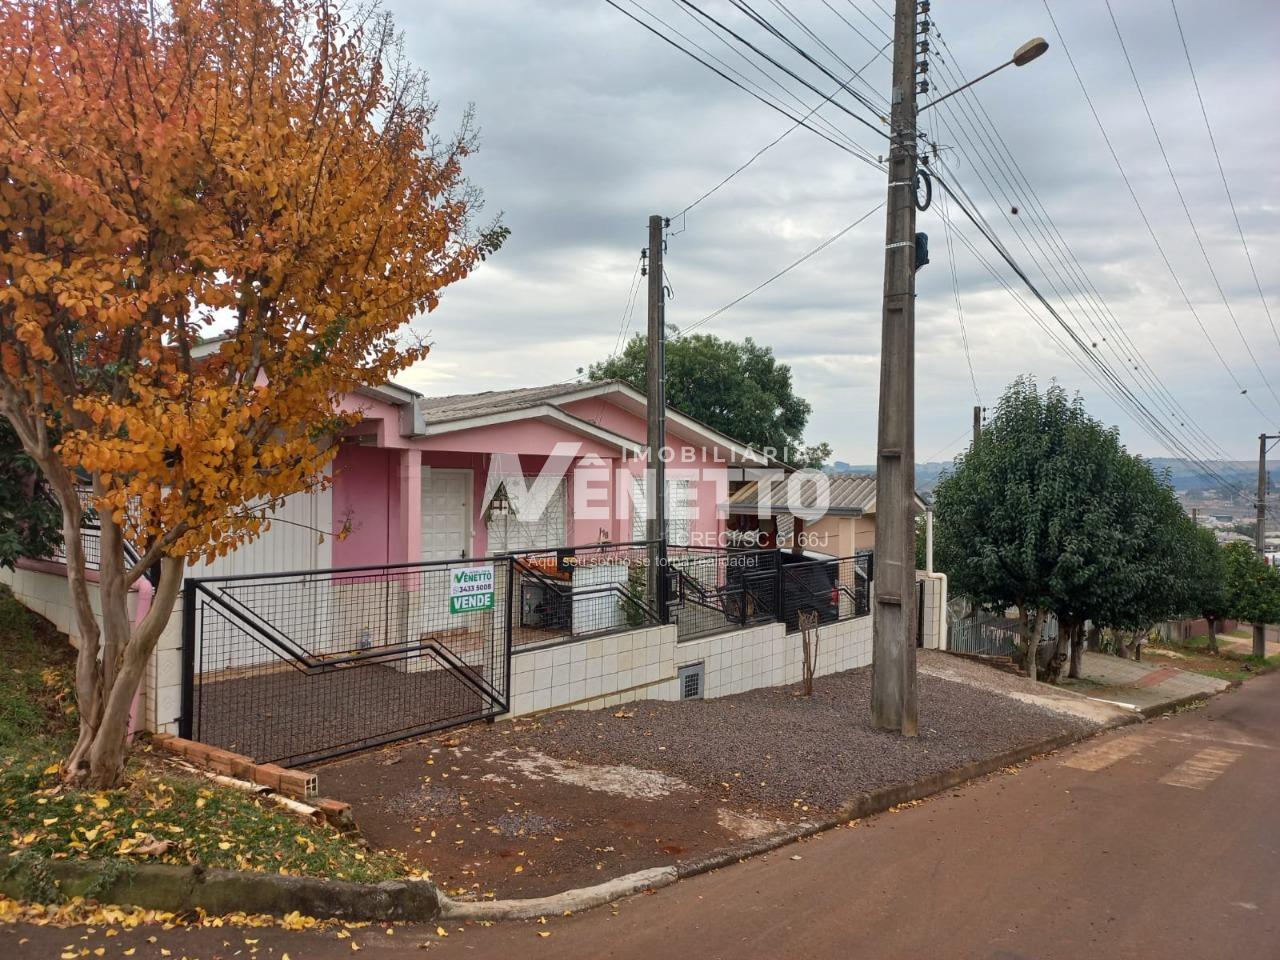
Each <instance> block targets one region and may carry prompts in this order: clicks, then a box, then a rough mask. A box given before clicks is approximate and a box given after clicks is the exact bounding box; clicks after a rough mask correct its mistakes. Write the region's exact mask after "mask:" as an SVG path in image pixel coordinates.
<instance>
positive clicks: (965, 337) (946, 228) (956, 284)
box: [939, 193, 982, 406]
mask: <svg viewBox="0 0 1280 960" xmlns="http://www.w3.org/2000/svg"><path fill="white" fill-rule="evenodd" d="M939 199H941V201H942V230H943V233H944V234H945V235H946V238H947V261H948V262H949V263H950V264H951V291H952V293H954V294H955V298H956V318H957V319H958V320H959V321H960V341H961V343H963V344H964V361H965V363H967V364H968V365H969V382H970V383H971V384H973V398H974V399H975V400H977V401H978V406H982V394H981V393H979V392H978V378H977V377H976V376H974V373H973V356H972V355H971V354H970V353H969V333H968V331H967V330H965V327H964V308H963V307H962V306H960V275H959V274H958V273H957V272H956V253H955V247H954V245H953V244H952V242H951V217H950V215H949V214H948V213H947V195H946V194H945V193H944V194H943V195H942V196H941V197H940V198H939Z"/></svg>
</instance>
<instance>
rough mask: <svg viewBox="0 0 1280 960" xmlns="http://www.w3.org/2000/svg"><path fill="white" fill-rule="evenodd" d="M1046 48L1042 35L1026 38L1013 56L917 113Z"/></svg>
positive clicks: (1047, 46) (1017, 64) (1024, 60)
mask: <svg viewBox="0 0 1280 960" xmlns="http://www.w3.org/2000/svg"><path fill="white" fill-rule="evenodd" d="M1048 49H1049V41H1047V40H1046V39H1045V38H1044V37H1035V38H1033V39H1031V40H1028V41H1027V42H1026V43H1024V44H1023V45H1022V46H1020V47H1019V48H1018V49H1017V50H1015V51H1013V56H1012V57H1010V58H1009V59H1008V60H1006V61H1005V62H1004V63H1002V64H1000V66H998V67H996V68H994V69H992V70H988V71H987V72H986V73H984V74H983V75H982V76H980V77H974V78H973V79H972V80H970V81H969V82H968V83H966V84H963V85H961V86H959V87H956V88H955V89H954V90H952V91H951V92H950V93H944V94H943V95H942V96H940V97H938V99H936V100H930V101H929V102H928V103H926V104H925V105H924V106H923V107H921V108H920V109H919V110H918V111H917V113H923V112H924V111H925V110H928V109H929V108H930V107H932V106H933V105H934V104H935V103H941V102H942V101H943V100H946V99H947V97H954V96H955V95H956V94H957V93H959V92H960V91H961V90H967V89H968V88H969V87H972V86H973V85H974V84H975V83H977V82H978V81H979V80H985V79H987V77H989V76H991V75H992V74H993V73H996V72H998V71H1000V70H1003V69H1004V68H1005V67H1007V66H1009V65H1010V64H1012V65H1013V66H1015V67H1023V66H1026V65H1027V64H1028V63H1030V62H1031V61H1032V60H1034V59H1035V58H1036V57H1038V56H1040V54H1042V53H1044V52H1045V51H1046V50H1048Z"/></svg>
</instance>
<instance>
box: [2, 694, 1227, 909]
mask: <svg viewBox="0 0 1280 960" xmlns="http://www.w3.org/2000/svg"><path fill="white" fill-rule="evenodd" d="M1236 686H1239V682H1238V681H1236V682H1233V683H1232V685H1231V687H1228V688H1227V689H1233V688H1234V687H1236ZM1212 696H1215V694H1213V693H1195V694H1191V695H1189V696H1186V697H1181V698H1179V699H1177V700H1171V701H1168V702H1166V703H1163V704H1158V705H1154V706H1152V707H1149V708H1146V709H1145V710H1144V711H1142V712H1139V711H1134V712H1133V713H1131V714H1129V715H1128V716H1123V717H1118V718H1116V719H1114V720H1112V721H1110V722H1108V723H1105V724H1102V725H1101V726H1099V727H1098V728H1097V729H1096V730H1092V731H1090V732H1088V733H1084V734H1080V733H1072V732H1068V733H1060V734H1057V735H1055V736H1052V737H1047V738H1045V739H1043V740H1039V741H1037V742H1035V743H1031V744H1026V745H1024V746H1021V747H1015V748H1013V749H1011V750H1006V751H1004V752H1003V753H1000V754H996V755H995V756H992V757H986V758H984V759H982V760H975V761H973V762H971V763H967V764H964V765H962V766H959V767H952V768H951V769H949V770H943V771H940V772H939V773H936V774H933V775H931V776H928V777H924V778H922V779H920V780H915V781H912V782H910V783H902V784H894V785H892V786H888V787H883V788H881V789H879V790H875V791H873V792H871V793H868V794H864V795H863V796H861V797H858V798H856V799H854V800H851V801H849V802H848V803H846V804H844V805H842V806H841V807H840V808H839V810H838V811H837V812H836V813H835V814H833V815H831V816H829V817H825V818H823V819H821V820H816V821H806V822H803V823H800V824H796V825H795V826H794V827H791V828H790V829H788V830H785V831H782V832H780V833H775V834H771V835H769V836H766V837H760V838H757V839H755V840H748V841H745V842H743V843H740V844H734V845H733V846H730V847H724V848H721V849H719V850H715V851H712V852H711V853H708V854H706V855H705V856H701V857H697V858H694V859H692V860H683V861H680V862H678V863H676V864H674V865H671V866H665V867H652V868H650V869H647V870H640V871H637V872H635V873H629V874H626V875H624V876H621V877H616V878H615V879H613V880H607V881H605V882H604V883H599V884H595V885H593V886H590V887H579V888H576V889H572V890H565V891H562V892H560V893H556V894H552V895H550V896H546V897H536V898H531V899H526V900H453V899H451V898H450V897H448V896H446V895H445V894H444V893H442V892H441V891H440V890H439V888H437V887H436V885H435V884H433V883H431V882H430V881H425V880H388V881H384V882H383V883H378V884H361V883H349V882H346V881H341V880H325V879H319V878H315V877H285V876H280V875H278V874H269V873H247V872H239V871H234V870H218V869H206V868H203V867H200V866H192V867H179V866H172V865H169V864H125V865H124V866H123V868H121V867H120V865H119V864H118V863H113V862H108V861H75V860H72V861H66V860H50V861H41V862H40V863H39V865H38V866H35V867H32V866H29V865H27V864H22V865H19V866H17V867H16V868H14V869H11V870H10V871H9V872H8V873H0V894H4V895H5V896H9V897H12V898H14V899H22V898H24V897H26V896H28V895H29V894H30V893H31V891H32V890H33V889H35V888H38V887H39V885H41V884H42V883H46V882H47V881H49V880H52V881H54V883H56V885H57V888H58V891H59V893H60V894H62V895H63V896H66V897H71V896H83V897H85V898H87V899H95V900H99V901H101V902H104V903H118V904H123V905H128V906H136V907H143V908H147V909H155V910H168V911H172V912H175V913H176V912H181V911H184V910H192V909H195V908H197V907H199V908H202V909H204V910H205V911H207V912H208V913H211V914H221V913H229V912H233V911H244V912H248V913H268V914H275V915H283V914H286V913H290V912H293V911H298V912H299V913H301V914H303V915H304V916H311V917H317V918H321V919H326V918H336V919H342V920H364V921H377V922H383V921H392V920H402V921H409V922H420V923H421V922H430V921H435V920H480V921H497V920H531V919H534V918H537V917H542V916H557V915H563V914H564V913H566V912H569V913H573V912H579V911H582V910H588V909H590V908H592V907H598V906H601V905H603V904H606V903H611V902H613V901H615V900H621V899H623V898H624V897H629V896H632V895H634V894H636V893H640V892H642V891H645V890H657V889H659V888H661V887H665V886H668V885H670V884H673V883H675V882H676V881H677V880H684V879H687V878H689V877H695V876H698V875H699V874H702V873H708V872H710V871H712V870H717V869H719V868H721V867H726V866H729V865H730V864H733V863H738V862H740V861H742V860H745V859H747V858H749V857H753V856H758V855H760V854H763V853H769V852H771V851H773V850H777V849H778V848H780V847H784V846H787V845H788V844H791V843H795V842H796V841H798V840H803V839H805V838H807V837H811V836H814V835H815V834H818V833H823V832H825V831H827V830H831V829H834V828H836V827H840V826H843V825H844V824H846V823H848V822H849V821H850V820H857V819H860V818H863V817H869V816H872V815H874V814H877V813H883V812H884V811H885V810H888V809H889V808H891V807H894V806H897V805H899V804H903V803H910V802H912V801H914V800H922V799H924V798H926V797H929V796H932V795H934V794H936V793H941V792H943V791H945V790H950V789H953V788H954V787H957V786H959V785H961V784H963V783H966V782H968V781H970V780H974V779H976V778H978V777H983V776H987V775H988V774H991V773H995V772H996V771H997V770H1001V769H1003V768H1005V767H1008V766H1012V765H1013V764H1016V763H1022V762H1023V761H1025V760H1029V759H1030V758H1032V757H1035V756H1038V755H1040V754H1045V753H1052V752H1054V751H1056V750H1061V749H1062V748H1063V747H1067V746H1070V745H1071V744H1073V743H1080V742H1082V741H1085V740H1089V739H1092V738H1093V737H1096V736H1100V735H1102V734H1104V733H1108V732H1110V731H1112V730H1115V729H1118V728H1120V727H1124V726H1129V725H1131V724H1135V723H1141V722H1143V720H1144V719H1145V718H1149V717H1151V716H1155V715H1157V714H1162V713H1166V712H1170V711H1173V710H1176V709H1178V708H1179V707H1182V706H1186V705H1187V704H1190V703H1195V702H1198V701H1202V700H1208V699H1209V698H1210V697H1212Z"/></svg>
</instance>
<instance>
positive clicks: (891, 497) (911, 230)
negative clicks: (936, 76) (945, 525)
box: [871, 0, 917, 737]
mask: <svg viewBox="0 0 1280 960" xmlns="http://www.w3.org/2000/svg"><path fill="white" fill-rule="evenodd" d="M890 104H891V110H890V122H891V131H890V144H889V197H888V214H887V228H886V231H885V254H884V309H883V314H882V318H881V335H880V412H879V430H878V436H877V443H876V590H875V600H876V602H875V619H874V628H873V629H874V633H873V641H872V682H871V720H872V723H873V724H874V725H875V726H876V727H879V728H880V729H882V730H898V731H901V732H902V733H903V734H904V735H905V736H911V737H913V736H915V735H916V729H917V723H916V637H915V631H916V618H915V603H914V600H915V586H916V584H915V496H914V493H915V472H916V453H915V297H916V283H915V274H916V253H915V238H916V185H915V181H916V0H896V3H895V7H894V31H893V91H892V94H891V98H890Z"/></svg>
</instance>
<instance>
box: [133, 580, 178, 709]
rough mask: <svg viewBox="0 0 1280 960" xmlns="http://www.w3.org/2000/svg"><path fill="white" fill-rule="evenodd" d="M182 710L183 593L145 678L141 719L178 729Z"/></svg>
mask: <svg viewBox="0 0 1280 960" xmlns="http://www.w3.org/2000/svg"><path fill="white" fill-rule="evenodd" d="M181 712H182V595H181V594H179V595H178V602H177V603H175V604H174V605H173V615H172V616H170V617H169V622H168V623H166V624H165V626H164V629H163V630H162V631H161V632H160V639H159V640H157V641H156V649H155V652H154V653H152V655H151V662H150V663H149V664H147V672H146V676H145V678H144V679H143V682H142V710H141V712H140V722H141V725H142V726H143V727H145V728H146V729H147V730H151V731H153V732H154V733H174V734H176V733H177V732H178V715H179V714H180V713H181Z"/></svg>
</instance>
